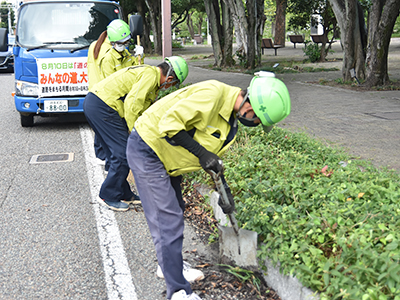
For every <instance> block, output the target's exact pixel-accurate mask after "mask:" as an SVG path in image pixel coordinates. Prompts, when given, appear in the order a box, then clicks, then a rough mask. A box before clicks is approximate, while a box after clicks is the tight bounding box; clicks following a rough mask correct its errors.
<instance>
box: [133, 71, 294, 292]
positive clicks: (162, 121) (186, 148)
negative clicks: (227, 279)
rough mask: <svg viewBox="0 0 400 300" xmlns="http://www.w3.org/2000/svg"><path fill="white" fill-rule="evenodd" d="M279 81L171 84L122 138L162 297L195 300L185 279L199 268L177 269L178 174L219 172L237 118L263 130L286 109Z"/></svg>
mask: <svg viewBox="0 0 400 300" xmlns="http://www.w3.org/2000/svg"><path fill="white" fill-rule="evenodd" d="M290 108H291V105H290V97H289V92H288V90H287V88H286V86H285V84H284V83H283V82H282V81H280V80H279V79H276V78H271V77H267V76H265V77H264V76H256V77H254V78H253V80H252V81H251V83H250V86H249V88H248V89H247V90H241V89H240V88H238V87H233V86H229V85H227V84H224V83H221V82H219V81H216V80H208V81H204V82H200V83H197V84H194V85H190V86H187V87H185V88H183V89H180V90H177V91H176V92H174V93H171V94H169V95H167V96H166V97H164V98H162V99H160V100H159V101H158V102H156V103H155V104H154V105H152V106H151V107H150V108H149V109H148V110H146V111H145V112H144V113H143V114H142V116H141V117H139V118H138V119H137V121H136V123H135V126H134V129H133V131H132V133H131V135H130V137H129V139H128V145H127V159H128V163H129V167H130V168H131V170H132V173H133V175H134V178H135V183H136V187H137V189H138V191H139V193H140V197H141V201H142V207H143V209H144V213H145V216H146V219H147V223H148V225H149V229H150V232H151V235H152V237H153V242H154V245H155V248H156V252H157V259H158V263H159V271H157V275H158V276H159V277H163V278H165V282H166V285H167V299H171V300H180V299H191V300H198V299H200V297H199V296H197V295H196V294H195V293H193V292H192V290H191V287H190V284H189V281H193V280H195V279H196V277H197V278H202V274H201V271H199V270H196V269H190V268H186V267H185V268H184V267H183V266H184V264H183V260H182V241H183V228H184V220H183V211H184V208H185V204H184V201H183V198H182V193H181V187H180V183H181V174H184V173H188V172H192V171H196V170H199V169H201V168H203V169H204V170H213V171H215V172H216V173H219V172H220V171H221V170H222V160H221V159H220V156H221V155H222V154H223V153H224V152H225V151H226V150H227V148H228V147H229V146H230V145H231V144H232V143H233V142H234V140H235V136H236V132H237V129H238V124H237V122H238V121H239V122H241V123H242V124H244V125H245V126H257V125H259V124H260V123H261V124H262V125H263V126H264V129H265V130H266V131H269V130H270V129H271V128H272V126H273V125H274V124H275V123H277V122H279V121H281V120H283V119H284V118H285V117H286V116H287V115H289V113H290Z"/></svg>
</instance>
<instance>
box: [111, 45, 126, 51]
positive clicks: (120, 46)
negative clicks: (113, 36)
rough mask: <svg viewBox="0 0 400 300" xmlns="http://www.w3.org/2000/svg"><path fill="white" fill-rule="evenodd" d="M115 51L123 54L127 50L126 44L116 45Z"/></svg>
mask: <svg viewBox="0 0 400 300" xmlns="http://www.w3.org/2000/svg"><path fill="white" fill-rule="evenodd" d="M114 49H115V50H117V51H118V52H122V51H124V50H125V45H124V44H114Z"/></svg>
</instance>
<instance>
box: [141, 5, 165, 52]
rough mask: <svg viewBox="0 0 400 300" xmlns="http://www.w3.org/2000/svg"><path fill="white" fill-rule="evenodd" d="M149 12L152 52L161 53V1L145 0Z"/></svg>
mask: <svg viewBox="0 0 400 300" xmlns="http://www.w3.org/2000/svg"><path fill="white" fill-rule="evenodd" d="M145 2H146V5H147V9H148V10H149V14H150V20H151V22H150V24H151V30H152V31H153V37H154V52H155V53H157V54H159V55H162V34H161V31H162V30H161V27H162V26H161V25H162V24H161V21H162V20H161V1H160V0H145Z"/></svg>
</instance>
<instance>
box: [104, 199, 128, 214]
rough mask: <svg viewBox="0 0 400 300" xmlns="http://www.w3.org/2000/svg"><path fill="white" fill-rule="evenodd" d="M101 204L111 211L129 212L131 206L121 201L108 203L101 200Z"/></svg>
mask: <svg viewBox="0 0 400 300" xmlns="http://www.w3.org/2000/svg"><path fill="white" fill-rule="evenodd" d="M99 202H100V203H101V204H103V205H105V206H107V207H108V208H109V209H112V210H115V211H127V210H128V209H129V204H126V203H123V202H121V201H107V200H104V199H99Z"/></svg>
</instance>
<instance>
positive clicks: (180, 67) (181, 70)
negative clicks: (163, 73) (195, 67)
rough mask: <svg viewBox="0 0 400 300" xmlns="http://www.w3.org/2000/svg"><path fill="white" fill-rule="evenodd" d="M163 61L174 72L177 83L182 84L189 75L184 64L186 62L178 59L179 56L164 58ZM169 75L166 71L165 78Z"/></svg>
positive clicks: (180, 58)
mask: <svg viewBox="0 0 400 300" xmlns="http://www.w3.org/2000/svg"><path fill="white" fill-rule="evenodd" d="M165 61H166V62H167V63H168V64H169V65H170V66H171V67H172V69H173V70H174V72H175V74H176V76H177V77H178V79H179V83H182V82H184V81H185V79H186V77H187V76H188V74H189V68H188V65H187V63H186V60H184V59H183V58H182V57H179V56H170V57H166V58H165ZM169 74H170V71H168V75H167V77H168V76H169Z"/></svg>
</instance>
